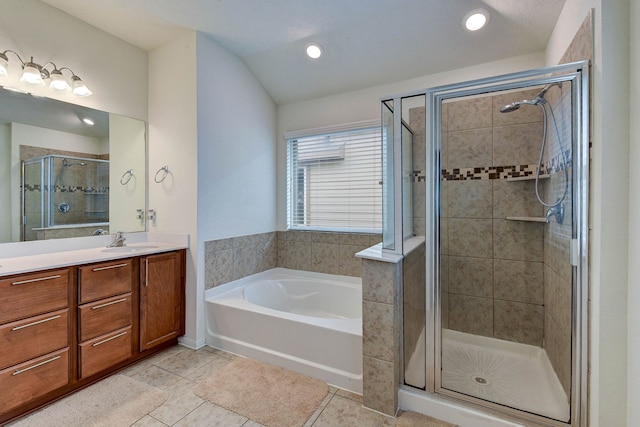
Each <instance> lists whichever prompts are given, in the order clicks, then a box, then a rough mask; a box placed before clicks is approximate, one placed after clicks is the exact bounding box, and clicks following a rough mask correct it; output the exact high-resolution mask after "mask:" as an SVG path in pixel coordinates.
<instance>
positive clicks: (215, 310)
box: [205, 268, 362, 393]
mask: <svg viewBox="0 0 640 427" xmlns="http://www.w3.org/2000/svg"><path fill="white" fill-rule="evenodd" d="M205 303H206V309H205V311H206V318H207V331H206V343H207V345H209V346H211V347H215V348H219V349H222V350H225V351H229V352H231V353H235V354H239V355H242V356H245V357H250V358H253V359H256V360H261V361H263V362H267V363H271V364H274V365H277V366H280V367H283V368H287V369H291V370H293V371H296V372H299V373H302V374H305V375H309V376H311V377H314V378H318V379H321V380H323V381H325V382H327V383H329V384H331V385H334V386H336V387H339V388H343V389H346V390H350V391H353V392H356V393H362V280H361V279H360V278H355V277H348V276H335V275H330V274H322V273H311V272H307V271H297V270H289V269H285V268H274V269H272V270H267V271H263V272H261V273H258V274H254V275H252V276H248V277H245V278H243V279H240V280H235V281H233V282H230V283H226V284H224V285H221V286H218V287H215V288H212V289H208V290H207V291H206V292H205Z"/></svg>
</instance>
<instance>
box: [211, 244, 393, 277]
mask: <svg viewBox="0 0 640 427" xmlns="http://www.w3.org/2000/svg"><path fill="white" fill-rule="evenodd" d="M381 240H382V237H381V236H380V235H379V234H354V233H332V232H310V231H278V232H271V233H261V234H252V235H248V236H240V237H232V238H228V239H220V240H211V241H207V242H205V287H206V288H207V289H209V288H212V287H215V286H219V285H222V284H224V283H227V282H230V281H232V280H237V279H241V278H243V277H246V276H250V275H252V274H255V273H259V272H261V271H264V270H268V269H271V268H275V267H284V268H291V269H295V270H305V271H315V272H318V273H327V274H339V275H343V276H354V277H361V275H362V261H361V260H360V259H359V258H356V257H355V254H356V253H357V252H360V251H361V250H363V249H366V248H368V247H369V246H373V245H375V244H377V243H380V241H381Z"/></svg>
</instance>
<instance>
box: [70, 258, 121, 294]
mask: <svg viewBox="0 0 640 427" xmlns="http://www.w3.org/2000/svg"><path fill="white" fill-rule="evenodd" d="M132 261H133V260H132V259H131V258H128V259H120V260H115V261H111V262H105V263H102V264H94V265H88V266H84V267H80V268H79V269H78V270H79V274H80V291H79V303H85V302H89V301H95V300H97V299H101V298H107V297H110V296H114V295H118V294H124V293H126V292H131V274H132V271H133V268H132Z"/></svg>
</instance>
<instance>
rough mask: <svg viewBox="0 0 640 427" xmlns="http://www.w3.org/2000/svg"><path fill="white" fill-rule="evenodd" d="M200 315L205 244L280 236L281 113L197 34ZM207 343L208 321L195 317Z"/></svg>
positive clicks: (249, 77) (232, 59)
mask: <svg viewBox="0 0 640 427" xmlns="http://www.w3.org/2000/svg"><path fill="white" fill-rule="evenodd" d="M196 40H197V63H198V71H197V81H198V112H197V115H198V154H197V157H198V161H199V167H198V196H197V197H198V242H199V245H198V284H197V291H196V295H197V303H198V310H197V311H198V312H199V313H204V289H205V272H204V265H205V263H204V256H205V251H204V243H205V242H206V241H207V240H214V239H221V238H227V237H235V236H242V235H247V234H255V233H264V232H270V231H275V215H276V208H275V202H276V186H275V176H276V170H275V167H276V157H275V125H276V116H275V114H276V108H275V105H274V103H273V101H272V100H271V98H270V97H269V96H268V95H267V93H266V92H265V90H264V89H263V88H262V86H261V85H260V83H258V81H257V80H256V79H255V77H254V76H253V74H251V72H250V71H249V70H248V69H247V67H246V66H245V65H244V63H243V62H242V61H241V60H240V59H239V58H238V57H237V56H235V55H233V54H231V53H230V52H228V51H227V50H225V49H224V48H222V47H221V46H219V45H218V44H217V43H216V42H214V41H213V40H211V39H210V38H208V37H207V36H205V35H204V34H201V33H198V34H197V38H196ZM197 319H198V321H199V322H201V325H200V327H199V328H198V341H199V342H200V341H202V340H204V327H205V326H204V325H205V323H204V322H205V319H204V314H202V315H199V316H198V317H197Z"/></svg>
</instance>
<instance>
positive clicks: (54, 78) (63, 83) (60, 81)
mask: <svg viewBox="0 0 640 427" xmlns="http://www.w3.org/2000/svg"><path fill="white" fill-rule="evenodd" d="M50 78H51V83H49V89H51V90H53V91H56V92H69V91H70V90H71V86H69V83H67V79H65V78H64V76H63V75H62V73H61V72H60V70H53V71H52V72H51V75H50Z"/></svg>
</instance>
